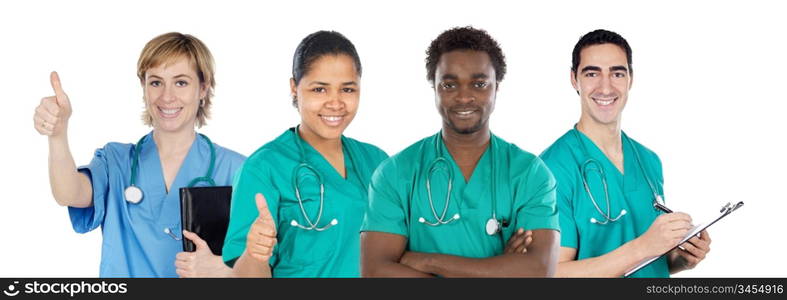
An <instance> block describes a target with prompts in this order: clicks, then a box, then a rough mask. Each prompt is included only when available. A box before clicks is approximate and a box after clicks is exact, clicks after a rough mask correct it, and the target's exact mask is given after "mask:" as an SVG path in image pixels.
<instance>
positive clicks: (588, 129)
mask: <svg viewBox="0 0 787 300" xmlns="http://www.w3.org/2000/svg"><path fill="white" fill-rule="evenodd" d="M577 130H579V131H580V132H582V133H584V134H585V135H586V136H587V137H588V138H590V140H591V141H593V143H594V144H596V146H598V147H599V149H601V151H602V152H604V154H606V155H607V156H610V155H611V154H612V153H622V152H623V142H622V140H621V130H620V121H619V120H618V121H615V122H613V123H610V124H601V123H598V122H595V121H593V120H592V119H591V118H586V117H585V116H582V117H581V118H580V120H579V122H578V123H577Z"/></svg>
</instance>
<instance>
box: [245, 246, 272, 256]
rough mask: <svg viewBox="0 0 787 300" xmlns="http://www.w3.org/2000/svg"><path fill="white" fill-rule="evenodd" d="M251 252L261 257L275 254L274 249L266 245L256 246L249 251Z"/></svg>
mask: <svg viewBox="0 0 787 300" xmlns="http://www.w3.org/2000/svg"><path fill="white" fill-rule="evenodd" d="M249 253H250V254H251V255H256V256H259V257H270V256H271V254H273V250H272V249H271V248H268V247H264V246H255V247H253V248H252V249H251V250H250V251H249Z"/></svg>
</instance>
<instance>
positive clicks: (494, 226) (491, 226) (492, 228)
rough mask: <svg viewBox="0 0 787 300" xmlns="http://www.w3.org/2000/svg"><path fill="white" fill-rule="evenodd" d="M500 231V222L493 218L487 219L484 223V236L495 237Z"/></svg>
mask: <svg viewBox="0 0 787 300" xmlns="http://www.w3.org/2000/svg"><path fill="white" fill-rule="evenodd" d="M499 230H500V222H498V221H497V220H496V219H495V218H489V220H487V221H486V234H488V235H495V233H497V232H498V231H499Z"/></svg>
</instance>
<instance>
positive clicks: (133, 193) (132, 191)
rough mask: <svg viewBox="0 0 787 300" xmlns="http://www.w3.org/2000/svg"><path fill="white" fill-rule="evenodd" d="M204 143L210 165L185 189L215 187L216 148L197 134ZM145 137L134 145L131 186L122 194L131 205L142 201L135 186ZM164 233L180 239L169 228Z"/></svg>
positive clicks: (139, 192)
mask: <svg viewBox="0 0 787 300" xmlns="http://www.w3.org/2000/svg"><path fill="white" fill-rule="evenodd" d="M199 136H201V137H202V138H203V139H205V141H206V142H207V143H208V146H209V147H210V164H209V167H208V171H207V172H206V173H205V175H204V176H201V177H196V178H194V179H192V180H191V181H190V182H189V184H188V185H187V187H193V186H195V185H197V184H198V183H200V182H207V183H208V184H209V185H211V186H215V185H216V182H214V181H213V178H212V177H211V174H213V168H214V166H215V164H216V148H215V147H214V146H213V142H211V140H210V139H209V138H208V137H207V136H205V135H204V134H201V133H200V134H199ZM146 138H147V135H146V136H143V137H142V138H141V139H139V141H138V142H137V144H136V145H134V148H133V149H134V159H133V160H132V161H131V185H129V186H128V187H126V189H125V191H124V192H123V194H124V196H125V198H126V201H127V202H129V203H131V204H139V202H141V201H142V198H143V195H144V194H143V193H142V189H140V188H139V187H138V186H137V174H138V173H139V155H140V153H141V152H142V145H143V144H144V143H145V140H146ZM164 233H166V234H168V235H169V236H170V237H172V238H173V239H175V240H180V239H181V238H179V237H177V236H176V235H174V234H173V233H172V230H171V229H170V228H169V227H166V228H164Z"/></svg>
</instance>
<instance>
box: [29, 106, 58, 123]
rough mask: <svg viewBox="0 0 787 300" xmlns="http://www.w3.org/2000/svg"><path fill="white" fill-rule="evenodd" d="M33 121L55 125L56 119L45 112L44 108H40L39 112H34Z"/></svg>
mask: <svg viewBox="0 0 787 300" xmlns="http://www.w3.org/2000/svg"><path fill="white" fill-rule="evenodd" d="M33 118H34V119H37V120H35V121H36V122H37V123H39V124H43V123H44V121H46V122H47V123H49V124H55V123H57V120H58V117H57V116H55V115H53V114H51V113H49V112H48V111H46V109H45V108H43V107H42V108H41V110H36V114H35V115H33Z"/></svg>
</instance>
